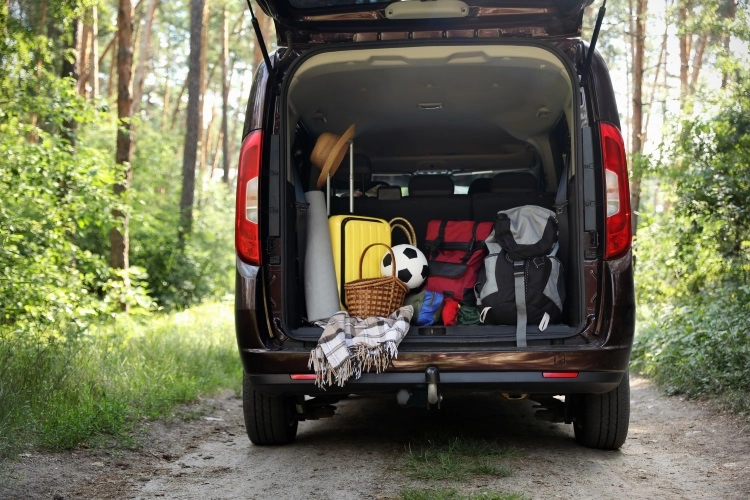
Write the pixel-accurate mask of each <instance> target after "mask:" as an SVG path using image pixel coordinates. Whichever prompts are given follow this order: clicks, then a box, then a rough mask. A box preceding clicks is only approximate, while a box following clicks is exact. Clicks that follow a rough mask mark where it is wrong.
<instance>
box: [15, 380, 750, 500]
mask: <svg viewBox="0 0 750 500" xmlns="http://www.w3.org/2000/svg"><path fill="white" fill-rule="evenodd" d="M631 390H632V396H631V397H632V415H631V423H630V433H629V436H628V440H627V441H626V443H625V445H624V446H623V447H622V449H621V450H620V451H617V452H603V451H597V450H590V449H586V448H582V447H580V446H577V445H576V444H575V442H574V440H573V429H572V426H570V425H564V424H552V423H547V422H543V421H540V420H537V419H535V418H534V416H533V413H534V410H533V409H532V404H533V403H532V402H530V401H521V402H507V401H502V400H501V399H499V398H498V397H496V396H488V395H481V396H480V395H473V396H463V397H460V398H459V397H453V398H451V397H450V395H448V396H446V400H445V402H444V405H443V409H442V410H441V411H440V412H437V413H435V412H432V413H428V412H426V411H424V410H419V409H408V410H404V409H401V408H399V407H398V406H397V405H396V402H395V398H390V397H389V398H387V399H385V398H373V399H370V398H368V399H364V398H356V397H355V398H350V399H348V400H346V401H345V402H342V403H340V404H339V411H338V414H337V416H336V417H334V418H332V419H323V420H319V421H312V422H302V423H301V424H300V429H299V433H298V438H297V442H296V443H295V444H293V445H291V446H286V447H256V446H253V445H252V444H251V443H250V441H249V440H248V439H247V436H246V435H245V430H244V426H243V422H242V402H241V400H240V399H238V398H236V397H234V396H233V395H231V394H225V395H223V396H221V397H217V398H211V399H206V400H204V401H202V403H201V405H200V408H201V411H202V412H203V415H205V416H203V417H202V418H200V419H197V420H194V421H190V422H179V423H175V424H172V425H164V424H151V425H150V426H149V432H148V435H149V437H148V440H147V443H148V444H147V445H146V446H145V447H144V448H143V449H141V450H139V451H137V452H130V451H127V452H117V453H114V452H107V451H104V450H85V449H80V450H76V451H73V452H65V453H52V454H47V453H40V452H38V451H29V452H27V453H23V454H21V456H20V457H19V461H18V462H16V463H14V464H11V467H12V471H11V474H12V475H13V476H14V478H15V479H13V480H11V481H7V480H6V481H5V482H4V484H3V485H0V498H19V499H21V498H23V499H27V498H31V499H34V498H44V499H50V498H52V499H68V498H70V499H73V498H76V499H79V498H109V499H112V498H134V499H151V498H167V499H186V498H198V499H202V500H208V499H257V500H280V499H326V500H336V499H342V500H343V499H377V500H386V499H397V498H399V492H400V491H401V489H402V488H403V487H405V486H415V487H439V486H451V487H455V488H457V489H459V490H460V491H462V492H464V493H466V494H468V493H471V492H477V491H480V490H487V489H491V490H497V491H505V492H523V493H525V494H527V495H528V496H529V497H531V498H534V499H549V498H564V499H572V498H576V499H584V498H591V499H609V498H613V499H615V498H618V499H619V498H628V499H641V498H642V499H655V498H658V499H659V500H664V499H673V498H674V499H693V498H695V499H698V498H712V499H713V498H715V499H747V498H750V423H749V422H748V421H747V420H741V419H738V418H736V417H732V416H728V415H722V414H717V413H716V412H715V411H712V410H711V409H710V408H709V407H707V406H706V405H703V404H700V403H696V402H690V401H683V400H681V399H679V398H668V397H666V396H663V395H662V394H660V393H659V392H658V391H657V390H656V388H655V387H654V386H653V384H651V383H650V382H648V381H646V380H644V379H641V378H636V377H633V378H632V379H631ZM434 433H441V434H443V435H445V434H446V433H447V434H449V435H453V434H461V435H464V436H467V437H477V438H485V439H493V440H494V439H497V440H498V441H499V442H500V443H502V444H504V445H507V446H510V447H512V448H514V449H515V450H517V453H516V454H515V457H514V458H512V459H511V460H510V461H509V462H508V463H509V465H510V466H511V468H512V470H513V473H512V475H511V476H510V477H507V478H490V477H478V478H474V479H470V480H468V481H466V482H463V483H455V482H431V483H430V482H418V481H413V480H410V479H408V478H406V477H405V476H404V475H403V474H401V472H399V469H398V467H399V463H400V462H401V459H402V457H403V456H404V453H405V449H406V447H407V445H408V443H409V441H410V439H412V438H413V437H414V436H415V435H425V434H427V435H431V434H434ZM6 465H7V464H6ZM6 472H8V471H7V470H6Z"/></svg>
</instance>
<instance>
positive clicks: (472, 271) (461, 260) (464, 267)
mask: <svg viewBox="0 0 750 500" xmlns="http://www.w3.org/2000/svg"><path fill="white" fill-rule="evenodd" d="M491 231H492V222H475V221H471V220H467V221H444V220H442V221H441V220H432V221H430V222H429V223H428V224H427V237H426V238H425V250H426V252H425V254H426V255H427V260H428V263H429V267H430V273H429V275H428V277H427V284H426V285H425V289H426V290H429V291H431V292H439V293H442V294H443V295H445V296H448V297H453V298H454V299H455V300H457V301H459V302H461V303H462V304H468V305H476V302H477V301H476V296H475V294H474V285H475V284H476V282H477V275H478V274H479V269H480V268H481V267H482V262H483V260H484V257H485V255H486V253H487V248H486V247H485V246H484V240H486V239H487V237H488V236H489V235H490V232H491Z"/></svg>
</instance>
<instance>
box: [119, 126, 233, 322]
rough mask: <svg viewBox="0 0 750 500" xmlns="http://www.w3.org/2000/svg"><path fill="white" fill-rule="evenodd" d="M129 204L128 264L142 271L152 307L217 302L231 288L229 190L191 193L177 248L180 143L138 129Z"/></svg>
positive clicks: (210, 185) (212, 186)
mask: <svg viewBox="0 0 750 500" xmlns="http://www.w3.org/2000/svg"><path fill="white" fill-rule="evenodd" d="M137 134H138V147H137V148H136V151H135V157H134V159H133V169H134V171H135V173H134V178H133V186H132V190H131V193H130V199H131V206H132V209H131V225H130V231H131V233H130V237H131V254H130V255H131V263H132V264H133V265H135V266H139V267H141V268H142V269H144V271H145V273H146V275H147V278H146V281H147V283H148V289H149V290H150V293H151V296H152V297H153V298H154V299H155V300H156V302H157V303H158V305H160V306H162V307H166V308H182V307H187V306H189V305H191V304H195V303H198V302H200V301H201V300H203V299H206V298H208V297H222V296H224V295H226V294H228V293H230V291H231V287H232V286H233V285H234V281H233V279H234V275H233V274H232V272H233V271H234V265H235V263H234V217H233V214H234V191H233V190H232V189H231V188H230V187H228V186H226V185H224V184H222V183H221V182H218V181H210V182H206V185H205V187H204V188H203V191H202V192H199V193H197V197H199V198H200V201H199V202H198V203H199V204H198V205H197V206H196V207H195V208H194V210H193V215H194V217H195V220H194V222H193V232H192V233H191V234H189V235H187V238H186V241H184V242H183V243H181V244H180V243H179V242H178V240H177V233H178V228H179V219H180V216H179V210H178V207H179V202H180V195H181V191H180V179H181V175H182V163H181V158H182V155H181V152H182V149H181V143H180V139H179V138H178V137H176V136H174V135H173V134H168V133H162V132H160V131H155V130H153V129H152V128H150V127H149V126H148V125H147V124H143V125H142V126H140V127H139V128H138V132H137Z"/></svg>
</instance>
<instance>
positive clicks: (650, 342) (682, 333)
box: [632, 286, 750, 415]
mask: <svg viewBox="0 0 750 500" xmlns="http://www.w3.org/2000/svg"><path fill="white" fill-rule="evenodd" d="M749 292H750V289H748V287H744V288H743V287H730V286H727V287H725V288H724V289H722V290H720V293H716V292H713V293H710V292H709V291H705V292H704V293H703V294H702V295H698V296H694V297H691V298H689V299H686V300H684V303H683V304H679V305H673V306H669V307H664V308H662V310H661V314H660V315H656V314H654V315H652V316H651V317H649V318H646V320H644V321H642V323H641V325H640V328H639V331H638V334H637V336H636V339H635V343H634V345H633V355H632V366H633V369H634V371H637V372H638V373H641V374H642V375H645V376H647V377H649V378H652V379H653V380H655V381H656V382H658V383H659V384H660V386H661V387H663V388H664V389H665V390H666V392H667V393H669V394H683V395H685V396H687V397H689V398H702V399H710V400H711V401H713V402H714V403H716V404H717V405H718V406H719V407H720V408H724V409H729V410H731V411H733V412H735V413H737V414H740V415H750V390H749V388H750V327H749V326H748V322H747V318H748V315H750V306H748V299H750V293H749Z"/></svg>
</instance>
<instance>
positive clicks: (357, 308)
mask: <svg viewBox="0 0 750 500" xmlns="http://www.w3.org/2000/svg"><path fill="white" fill-rule="evenodd" d="M376 246H384V247H386V248H387V249H388V252H389V253H390V254H391V259H393V262H395V261H396V256H395V255H393V250H391V247H389V246H388V245H386V244H385V243H373V244H371V245H368V246H367V247H366V248H365V249H364V251H363V252H362V256H361V257H360V258H359V279H357V280H354V281H350V282H349V283H345V284H344V291H345V292H346V307H347V309H348V310H349V314H350V315H351V316H356V317H358V318H369V317H370V316H378V317H383V318H386V317H388V316H390V315H391V313H393V311H395V310H396V309H398V308H399V307H401V306H402V305H404V297H406V293H407V292H408V291H409V287H408V286H406V283H404V282H403V281H401V280H400V279H398V278H397V277H396V266H392V270H391V276H382V277H380V278H362V263H363V262H364V259H365V254H367V251H368V250H369V249H371V248H372V247H376Z"/></svg>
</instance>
